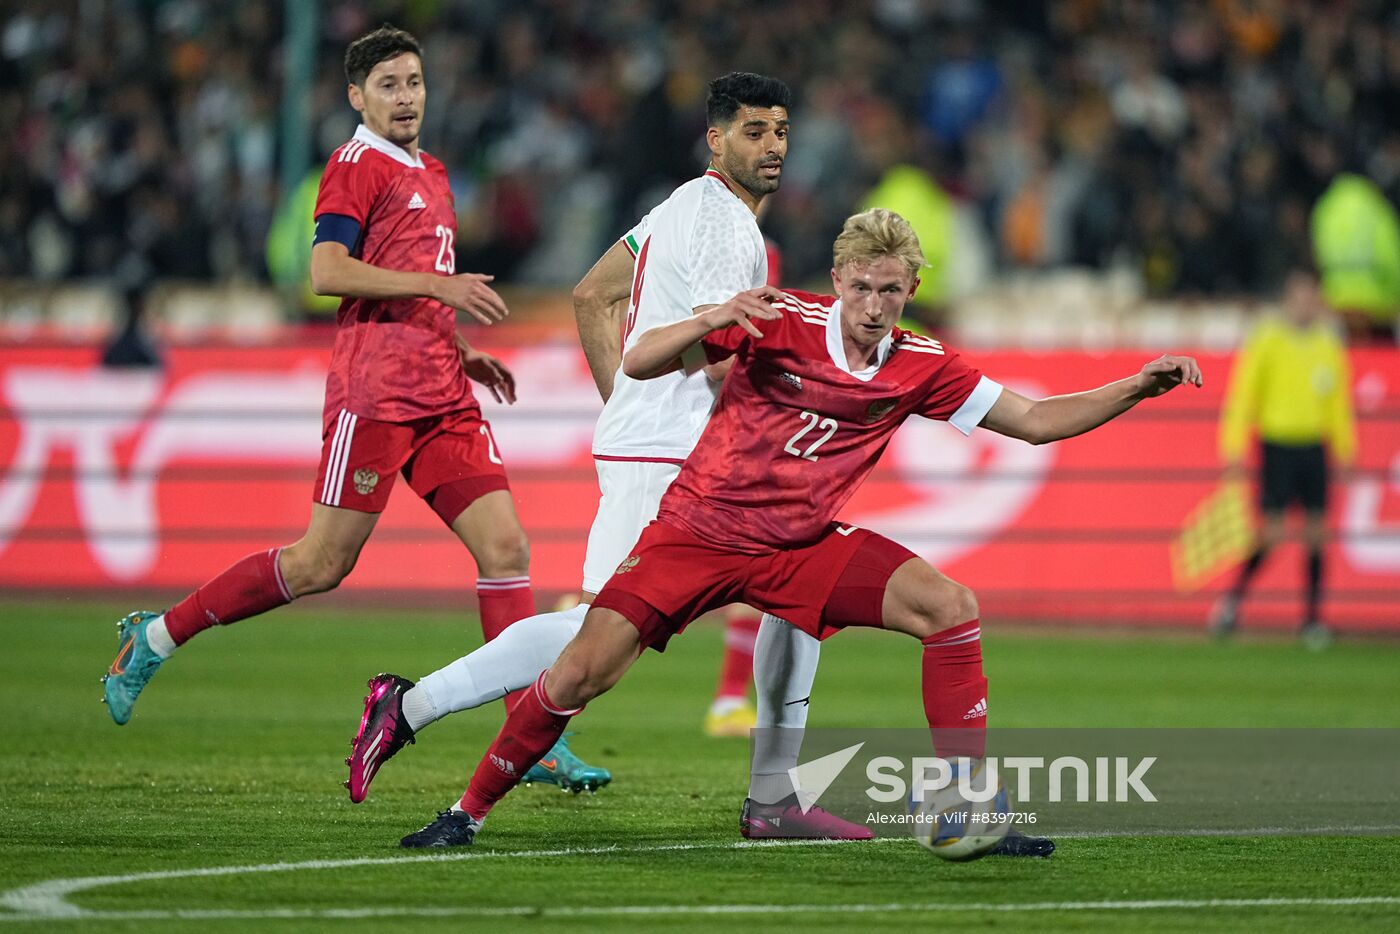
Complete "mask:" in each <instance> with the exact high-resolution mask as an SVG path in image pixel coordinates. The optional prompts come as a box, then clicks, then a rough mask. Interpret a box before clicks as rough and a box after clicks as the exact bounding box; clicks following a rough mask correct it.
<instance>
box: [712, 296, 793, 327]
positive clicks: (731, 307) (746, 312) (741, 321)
mask: <svg viewBox="0 0 1400 934" xmlns="http://www.w3.org/2000/svg"><path fill="white" fill-rule="evenodd" d="M782 297H783V293H782V292H779V291H778V290H777V289H775V288H773V287H772V286H770V285H764V286H759V287H758V288H756V289H749V290H748V291H747V292H740V293H739V294H738V295H735V296H734V297H733V298H731V299H730V300H729V301H727V302H725V303H724V304H723V305H716V306H715V307H713V308H711V309H710V310H709V311H707V312H705V322H706V324H708V325H709V326H710V329H711V330H714V331H718V330H719V329H720V328H727V327H729V326H730V325H735V324H737V325H738V326H739V327H741V328H743V329H744V330H745V331H748V332H749V333H750V334H752V335H753V336H754V337H762V336H763V332H762V331H760V330H759V329H758V328H757V327H755V326H754V325H753V323H752V322H751V321H750V320H749V319H750V318H758V319H760V320H763V321H773V320H776V319H778V318H781V317H782V315H783V313H782V312H781V311H779V310H778V309H776V308H774V307H773V304H772V303H773V302H776V301H778V300H780V299H781V298H782Z"/></svg>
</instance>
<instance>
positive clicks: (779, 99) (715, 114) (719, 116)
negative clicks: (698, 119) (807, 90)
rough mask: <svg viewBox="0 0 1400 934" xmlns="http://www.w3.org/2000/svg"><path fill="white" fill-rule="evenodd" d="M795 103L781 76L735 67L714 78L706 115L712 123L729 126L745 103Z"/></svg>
mask: <svg viewBox="0 0 1400 934" xmlns="http://www.w3.org/2000/svg"><path fill="white" fill-rule="evenodd" d="M745 105H747V106H749V107H782V108H784V109H787V108H789V107H791V106H792V91H791V90H789V89H788V86H787V85H786V84H783V82H781V81H779V80H778V79H777V78H770V77H768V76H767V75H756V74H753V73H752V72H747V71H732V72H730V73H729V74H727V75H725V76H724V77H722V78H716V79H715V80H713V81H711V82H710V95H709V97H707V98H706V99H705V119H706V120H707V121H708V122H709V125H710V126H728V125H729V123H731V122H732V121H733V120H734V115H735V114H736V113H738V112H739V108H740V107H743V106H745Z"/></svg>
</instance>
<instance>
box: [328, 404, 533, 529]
mask: <svg viewBox="0 0 1400 934" xmlns="http://www.w3.org/2000/svg"><path fill="white" fill-rule="evenodd" d="M400 472H402V473H403V478H404V479H405V480H407V481H408V485H409V486H410V487H412V488H413V492H415V493H417V494H418V495H419V496H421V497H423V498H424V499H427V500H429V502H430V503H432V499H431V494H432V493H433V492H434V491H435V490H437V489H438V488H440V487H443V486H445V485H447V484H452V487H451V489H452V491H453V494H454V495H453V496H452V497H450V499H451V500H452V502H453V503H454V505H453V506H452V507H451V508H453V509H455V510H456V511H455V513H454V514H453V515H451V516H448V515H447V514H446V512H444V510H443V509H439V508H438V504H437V503H433V507H434V509H435V510H436V511H437V512H438V514H439V515H440V516H442V518H443V521H445V522H447V523H448V524H449V525H450V524H451V523H452V521H453V520H454V519H456V518H457V515H460V514H461V511H462V509H465V508H466V504H467V503H470V502H471V501H472V500H474V499H476V498H477V497H480V496H484V495H485V494H487V493H491V492H493V491H495V490H508V489H510V484H509V483H508V482H507V481H506V468H505V464H504V463H503V462H502V461H501V455H500V452H499V451H498V450H497V448H496V439H495V438H493V437H492V436H491V426H490V425H488V424H487V423H486V421H485V420H484V419H483V418H482V417H481V410H480V409H477V408H475V407H473V408H470V409H461V410H459V411H456V412H448V413H447V414H445V415H434V416H430V417H428V418H417V419H414V420H413V421H408V422H377V421H375V420H374V419H372V418H365V417H363V416H360V415H354V414H352V413H351V412H348V411H346V410H345V409H342V410H341V411H340V413H339V414H338V415H336V416H334V417H332V418H328V419H327V422H326V428H325V432H324V434H323V435H322V439H321V467H320V469H319V470H318V471H317V472H316V488H315V494H314V496H313V499H315V501H316V502H318V503H321V504H323V505H326V506H338V507H340V508H341V509H354V510H355V511H357V512H383V511H384V507H385V505H387V504H388V502H389V491H390V490H392V489H393V488H394V478H395V477H396V476H397V475H398V474H399V473H400ZM458 505H460V508H457V506H458Z"/></svg>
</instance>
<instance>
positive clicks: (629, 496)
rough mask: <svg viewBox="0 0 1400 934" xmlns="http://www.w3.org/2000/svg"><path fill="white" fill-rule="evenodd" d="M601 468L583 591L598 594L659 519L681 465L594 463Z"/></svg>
mask: <svg viewBox="0 0 1400 934" xmlns="http://www.w3.org/2000/svg"><path fill="white" fill-rule="evenodd" d="M593 463H594V466H596V467H597V468H598V489H599V490H600V491H601V492H602V496H600V497H599V498H598V515H596V516H595V517H594V518H593V528H591V529H589V531H588V554H587V555H586V556H585V557H584V559H583V589H584V590H585V591H588V592H589V593H597V592H598V591H600V590H602V589H603V585H604V584H606V583H607V582H608V579H609V578H611V577H612V576H613V572H614V571H616V570H617V566H618V565H619V564H621V563H622V562H623V561H625V560H626V559H627V556H628V555H629V554H631V552H632V546H633V545H635V544H636V543H637V539H638V538H640V537H641V534H642V529H644V528H646V527H647V524H648V523H650V522H651V520H652V519H655V518H656V510H657V508H658V507H659V506H660V505H661V496H662V494H663V493H665V492H666V488H667V487H669V486H670V485H671V481H672V480H674V479H676V475H677V474H679V473H680V472H681V465H680V464H668V463H655V462H651V461H604V460H595V461H594V462H593Z"/></svg>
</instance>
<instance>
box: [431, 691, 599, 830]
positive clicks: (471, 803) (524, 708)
mask: <svg viewBox="0 0 1400 934" xmlns="http://www.w3.org/2000/svg"><path fill="white" fill-rule="evenodd" d="M547 674H549V669H545V670H544V671H542V672H540V676H539V678H537V679H536V680H535V685H534V687H532V688H526V689H525V690H524V691H522V692H521V696H520V700H519V701H517V702H516V704H515V706H514V707H512V708H510V714H509V715H508V716H507V717H506V722H505V726H503V727H501V732H500V733H497V734H496V740H495V742H493V743H492V744H491V748H490V749H488V750H487V751H486V755H485V756H484V757H483V758H482V760H481V762H480V763H479V764H478V765H477V767H476V771H475V772H473V773H472V780H471V783H470V784H468V785H467V791H466V793H465V794H463V795H462V799H461V801H459V802H458V803H457V806H458V807H460V808H461V809H462V810H463V811H466V812H467V813H468V814H470V815H471V816H472V817H475V818H476V819H477V820H482V819H484V818H485V817H486V814H487V812H489V811H490V810H491V808H492V806H493V805H494V804H495V803H496V802H497V801H499V800H501V799H502V798H504V797H505V796H506V792H508V791H510V790H511V789H512V788H514V787H515V786H516V785H517V784H519V783H520V779H521V777H522V776H523V775H524V774H525V773H526V772H527V771H529V769H530V767H531V766H532V765H534V764H535V763H536V762H538V761H540V758H541V757H542V756H543V755H544V754H545V753H547V752H549V750H550V747H552V746H553V745H554V744H555V743H556V742H557V741H558V740H559V737H560V736H562V735H564V727H566V726H568V725H569V720H570V718H572V717H573V716H574V714H576V713H578V712H579V711H581V710H583V708H582V707H580V708H579V709H578V710H560V709H559V708H558V707H556V706H555V705H554V704H552V703H550V700H549V697H548V695H546V694H545V692H544V677H545V675H547Z"/></svg>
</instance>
